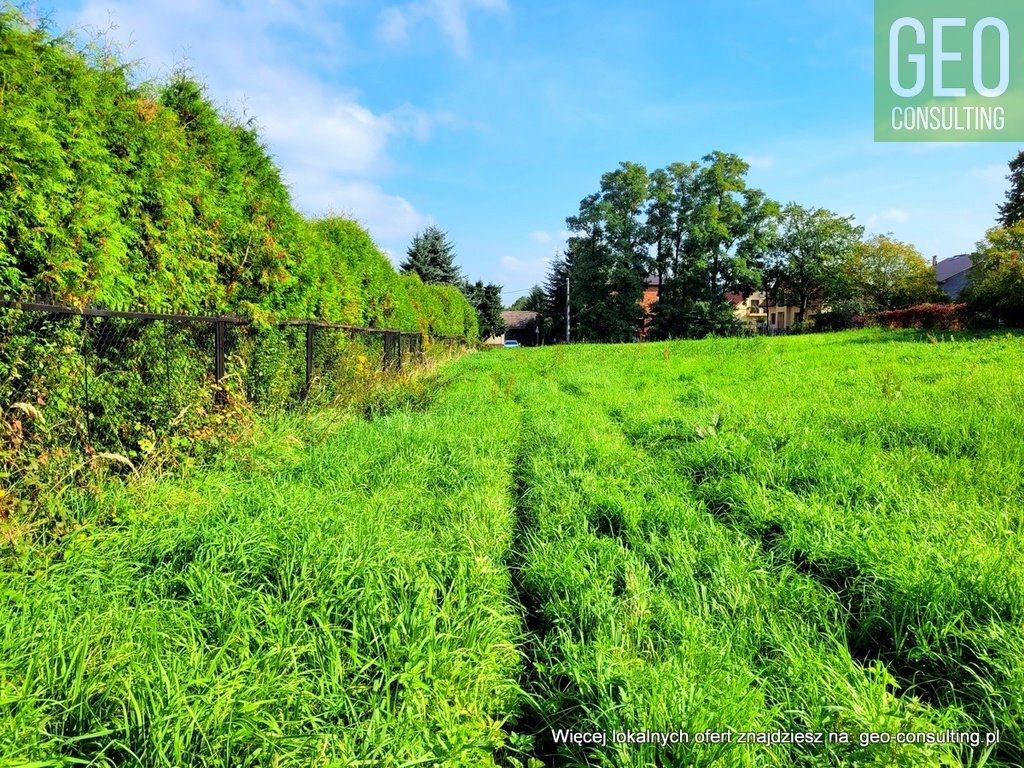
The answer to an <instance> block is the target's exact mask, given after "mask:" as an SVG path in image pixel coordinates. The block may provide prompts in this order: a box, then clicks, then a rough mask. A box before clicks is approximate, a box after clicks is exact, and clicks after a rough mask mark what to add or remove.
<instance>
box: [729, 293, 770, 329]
mask: <svg viewBox="0 0 1024 768" xmlns="http://www.w3.org/2000/svg"><path fill="white" fill-rule="evenodd" d="M725 298H727V299H728V300H729V303H730V304H732V313H733V314H734V315H735V316H736V319H737V320H738V321H739V322H740V323H742V324H743V325H744V327H746V328H747V329H748V330H751V331H756V330H758V325H759V324H760V323H764V322H765V321H767V319H768V313H767V311H766V308H765V307H766V302H765V297H764V293H763V292H762V291H754V293H751V294H750V295H749V296H744V295H743V294H742V293H731V292H730V293H727V294H725Z"/></svg>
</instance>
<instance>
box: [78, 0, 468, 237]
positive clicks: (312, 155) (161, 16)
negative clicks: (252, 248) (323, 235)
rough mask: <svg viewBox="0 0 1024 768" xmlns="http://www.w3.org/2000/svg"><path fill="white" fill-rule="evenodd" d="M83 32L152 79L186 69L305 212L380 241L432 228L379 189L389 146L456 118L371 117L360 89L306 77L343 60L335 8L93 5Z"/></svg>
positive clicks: (289, 0) (157, 0)
mask: <svg viewBox="0 0 1024 768" xmlns="http://www.w3.org/2000/svg"><path fill="white" fill-rule="evenodd" d="M77 24H78V25H80V26H82V27H84V28H85V30H86V32H87V33H88V32H89V31H90V30H91V31H93V32H95V31H101V32H103V34H104V36H105V37H106V38H107V39H108V40H110V41H111V42H114V43H117V44H119V45H120V46H121V47H122V48H123V49H124V56H125V58H127V59H129V60H131V59H137V58H139V57H141V58H142V60H143V63H144V65H145V70H144V73H145V74H147V75H150V76H152V75H154V74H155V75H158V76H166V75H167V74H169V73H170V72H171V71H173V70H174V69H177V68H180V67H181V65H182V63H183V60H184V61H185V62H187V66H188V68H189V69H190V70H192V71H194V72H195V73H196V75H197V77H198V78H199V79H200V80H202V81H203V82H205V83H206V85H207V88H208V92H209V95H210V97H211V99H213V101H214V102H215V103H217V104H220V105H222V106H226V107H227V108H228V109H229V110H230V111H233V112H237V113H244V116H245V117H251V118H253V119H254V120H255V122H256V125H257V126H258V127H259V132H260V136H261V138H262V139H263V140H264V141H265V142H266V143H267V146H268V149H269V150H270V152H271V154H272V155H273V156H274V159H275V161H276V162H277V164H278V165H279V167H280V168H281V169H282V172H283V175H284V177H285V180H286V181H287V182H288V183H289V185H290V187H291V190H292V197H293V200H294V201H295V203H296V206H297V207H298V208H300V209H301V210H303V211H304V212H305V213H307V214H314V215H315V214H320V213H323V212H325V211H328V210H335V211H339V212H346V213H349V214H350V215H352V216H354V217H355V218H357V219H359V220H360V221H362V222H363V223H364V224H365V225H366V226H367V227H368V228H369V229H370V232H371V234H372V235H373V236H374V238H375V239H377V240H389V239H392V238H406V237H407V236H411V235H412V234H413V233H414V232H415V231H416V230H417V229H418V228H420V227H422V226H423V225H424V223H426V222H428V221H429V219H428V217H426V216H424V215H423V214H421V213H420V212H418V211H417V210H416V209H415V208H414V207H413V206H412V204H410V203H409V202H408V201H407V200H405V199H403V198H401V197H399V196H396V195H393V194H389V193H387V192H386V191H384V190H383V189H381V187H380V186H379V184H378V183H377V181H375V179H377V178H378V177H381V176H383V175H385V174H387V173H389V172H391V171H393V170H394V162H393V161H392V159H391V157H390V155H389V146H390V145H391V143H392V142H393V141H394V140H396V139H400V138H403V137H408V138H411V139H413V140H416V141H425V140H427V139H428V138H429V137H430V135H431V132H432V130H433V128H434V126H436V125H438V124H439V123H450V122H452V121H453V119H454V118H453V117H452V116H451V115H447V114H431V113H428V112H425V111H423V110H420V109H417V108H415V107H414V106H411V105H408V104H405V105H399V106H397V107H396V108H395V109H393V110H391V111H388V112H382V113H378V112H374V111H373V110H371V109H369V108H368V107H366V106H365V105H363V104H362V103H360V99H359V94H358V93H356V92H355V91H353V90H350V89H345V88H343V87H339V86H338V85H336V84H334V83H332V82H329V81H327V80H324V79H320V78H318V77H316V76H315V75H313V74H310V73H311V72H313V71H316V69H317V67H308V66H306V67H303V61H304V60H308V59H309V57H314V58H315V57H317V56H321V55H322V56H323V57H326V58H327V60H328V61H329V62H333V63H337V62H338V61H339V60H343V59H344V57H345V56H346V55H347V50H348V46H347V44H346V36H345V30H344V28H343V25H342V24H341V23H340V22H339V21H338V20H337V19H336V18H334V17H333V16H332V14H331V13H330V5H329V4H323V3H315V2H312V1H311V0H273V1H272V2H261V1H259V0H218V1H217V2H207V1H204V0H151V2H148V3H134V2H128V1H127V0H120V1H118V0H115V1H114V2H110V1H109V0H87V2H86V4H85V6H84V7H83V8H82V10H81V11H80V12H79V14H78V17H77ZM182 41H187V42H186V43H184V44H183V42H182ZM321 63H322V62H321ZM329 69H331V70H333V71H336V69H337V67H330V68H329Z"/></svg>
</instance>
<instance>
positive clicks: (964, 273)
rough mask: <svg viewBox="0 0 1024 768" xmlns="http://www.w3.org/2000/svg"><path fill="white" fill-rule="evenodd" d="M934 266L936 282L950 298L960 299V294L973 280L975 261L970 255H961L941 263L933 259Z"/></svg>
mask: <svg viewBox="0 0 1024 768" xmlns="http://www.w3.org/2000/svg"><path fill="white" fill-rule="evenodd" d="M932 266H933V267H934V268H935V280H936V282H938V284H939V288H941V289H942V290H943V291H944V292H945V293H946V295H947V296H949V298H951V299H953V300H954V301H955V300H956V299H959V298H960V293H961V292H962V291H963V289H964V288H966V287H967V283H968V282H970V278H971V267H973V266H974V261H973V260H972V259H971V255H970V254H969V253H961V254H960V255H958V256H951V257H949V258H948V259H943V260H942V261H939V260H938V259H937V258H936V257H934V256H933V257H932Z"/></svg>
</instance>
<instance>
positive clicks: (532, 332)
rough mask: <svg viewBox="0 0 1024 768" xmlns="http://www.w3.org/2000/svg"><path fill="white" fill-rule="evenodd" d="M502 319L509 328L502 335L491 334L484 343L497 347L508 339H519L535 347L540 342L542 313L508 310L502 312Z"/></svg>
mask: <svg viewBox="0 0 1024 768" xmlns="http://www.w3.org/2000/svg"><path fill="white" fill-rule="evenodd" d="M501 319H502V320H504V321H505V325H507V326H508V328H507V329H506V330H505V332H504V333H503V334H501V335H500V336H491V338H489V339H487V340H486V341H485V342H484V344H490V345H493V346H496V347H500V346H502V345H503V344H504V343H505V342H506V341H518V342H519V343H520V344H522V345H523V346H524V347H535V346H537V344H538V343H539V339H540V335H539V329H540V313H539V312H527V311H525V310H508V311H506V312H502V313H501Z"/></svg>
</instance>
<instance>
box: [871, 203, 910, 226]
mask: <svg viewBox="0 0 1024 768" xmlns="http://www.w3.org/2000/svg"><path fill="white" fill-rule="evenodd" d="M909 218H910V214H909V213H907V212H906V211H904V210H903V209H901V208H889V209H888V210H885V211H878V212H877V213H873V214H871V215H870V216H868V219H867V222H866V224H867V228H868V229H875V228H876V227H878V225H879V224H886V223H892V224H903V223H904V222H906V221H907V220H908V219H909Z"/></svg>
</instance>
